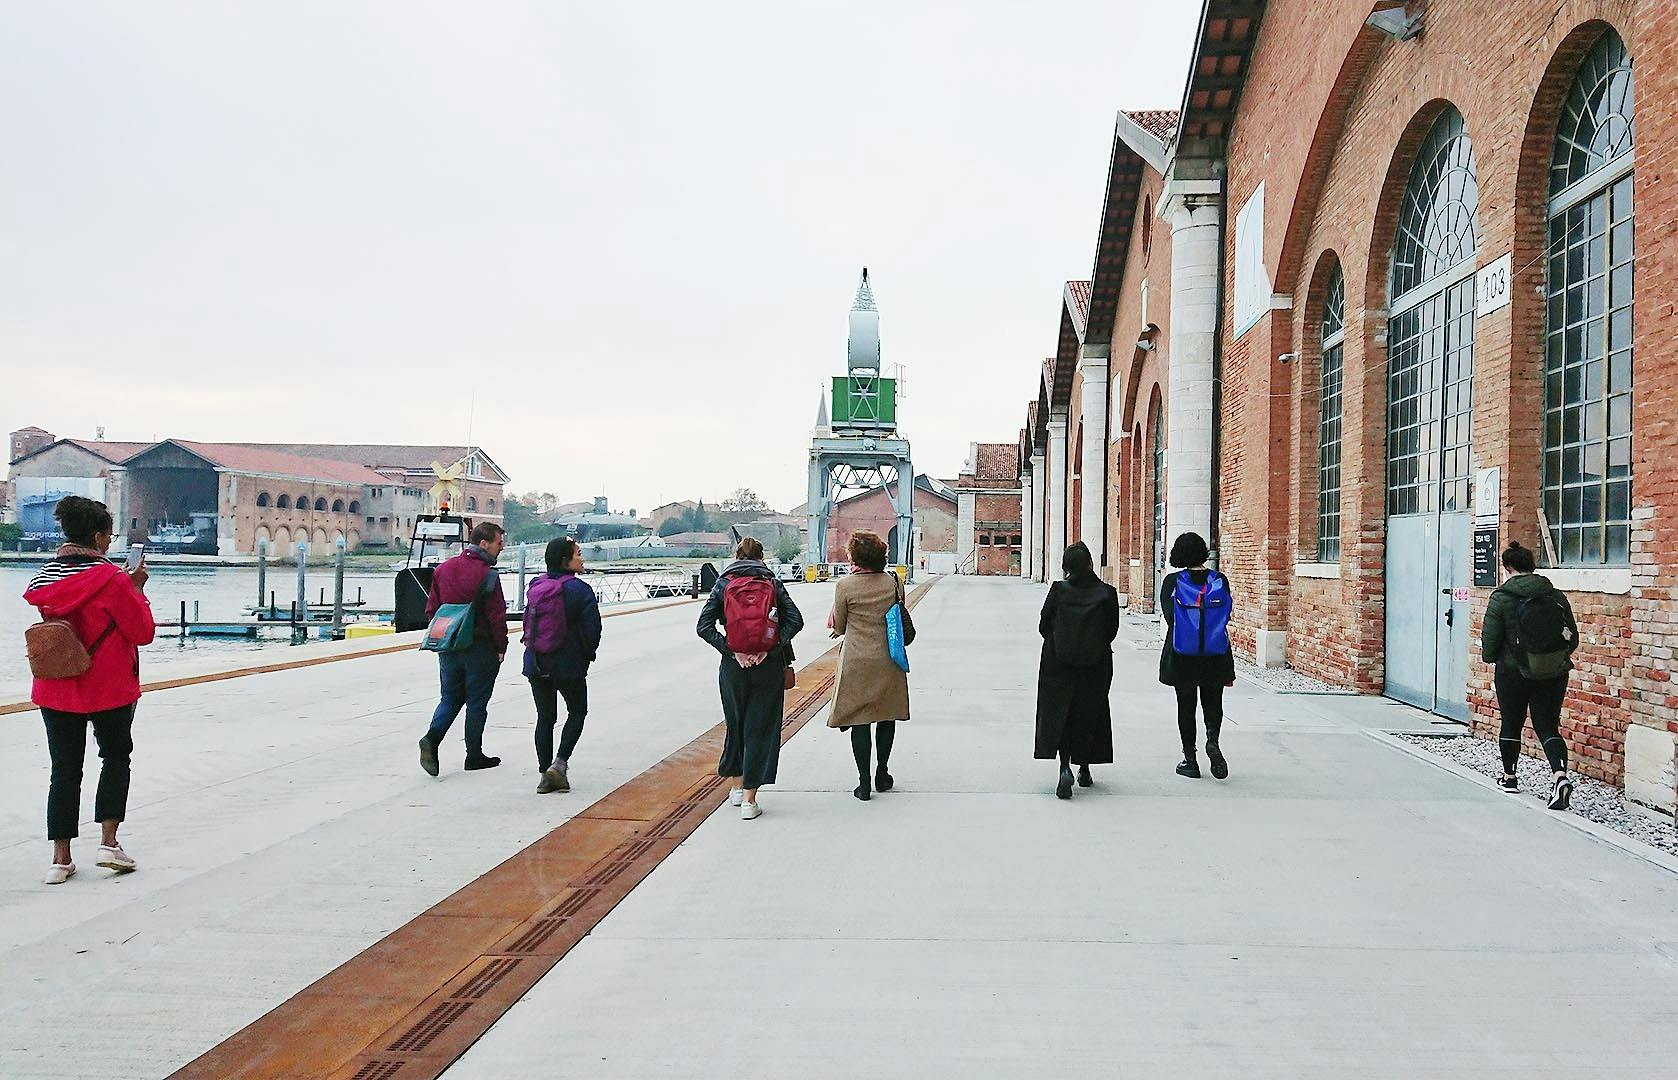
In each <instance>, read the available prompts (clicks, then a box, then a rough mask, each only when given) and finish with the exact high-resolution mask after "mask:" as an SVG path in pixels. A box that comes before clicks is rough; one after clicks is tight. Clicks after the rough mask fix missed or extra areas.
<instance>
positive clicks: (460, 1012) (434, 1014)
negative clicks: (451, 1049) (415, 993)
mask: <svg viewBox="0 0 1678 1080" xmlns="http://www.w3.org/2000/svg"><path fill="white" fill-rule="evenodd" d="M471 1007H472V1003H471V1002H470V1001H445V1002H443V1003H441V1004H440V1005H438V1006H437V1007H435V1008H434V1009H432V1010H431V1011H430V1012H428V1013H426V1014H425V1016H423V1017H422V1018H421V1019H420V1021H419V1023H417V1024H415V1025H414V1026H413V1027H411V1028H409V1029H408V1030H407V1031H406V1032H404V1033H403V1034H402V1035H401V1036H400V1037H399V1038H398V1039H397V1040H396V1041H395V1042H393V1043H391V1044H390V1045H389V1046H387V1047H385V1049H386V1050H400V1051H402V1052H404V1053H418V1052H419V1051H421V1050H424V1049H425V1048H426V1047H428V1046H430V1045H431V1043H432V1041H433V1040H435V1039H436V1038H437V1036H439V1035H441V1034H442V1033H443V1032H444V1031H446V1030H448V1027H449V1025H450V1024H453V1023H454V1022H455V1021H456V1020H459V1019H460V1018H461V1017H462V1016H465V1015H466V1010H467V1009H470V1008H471Z"/></svg>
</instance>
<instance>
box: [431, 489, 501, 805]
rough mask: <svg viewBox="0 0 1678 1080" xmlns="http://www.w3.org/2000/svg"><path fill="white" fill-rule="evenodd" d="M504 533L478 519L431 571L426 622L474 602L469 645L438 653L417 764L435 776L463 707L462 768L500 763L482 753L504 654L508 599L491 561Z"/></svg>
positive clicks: (497, 759) (498, 527)
mask: <svg viewBox="0 0 1678 1080" xmlns="http://www.w3.org/2000/svg"><path fill="white" fill-rule="evenodd" d="M506 532H507V531H506V530H505V529H503V528H502V527H501V526H499V525H496V524H494V523H493V522H488V521H485V522H480V523H479V524H478V525H477V527H475V528H474V529H473V530H472V535H471V536H470V537H469V538H468V540H467V544H466V550H465V551H462V552H461V553H460V554H459V555H456V556H455V557H454V558H452V559H449V560H447V561H445V562H443V563H442V564H441V565H439V566H438V567H437V569H436V570H435V571H434V572H433V573H432V577H431V593H430V596H429V597H428V599H427V600H426V604H425V618H426V621H427V622H429V621H430V620H431V617H432V616H433V615H435V614H437V609H438V608H440V607H442V606H443V605H444V604H474V605H476V606H477V611H476V612H474V614H473V619H472V645H471V647H469V648H465V649H461V650H458V651H456V652H444V653H438V654H437V668H438V672H439V674H440V675H441V677H442V686H443V694H442V699H441V700H440V701H438V702H437V711H436V712H434V713H432V714H431V729H430V730H429V731H427V732H426V733H425V737H424V738H423V739H421V740H420V743H419V751H420V768H422V769H424V770H425V771H426V772H428V773H430V774H431V775H432V776H436V775H437V747H438V745H439V744H440V743H441V742H442V741H443V736H444V735H447V734H448V733H449V727H450V725H452V724H453V723H454V718H455V717H456V716H459V715H460V710H461V708H462V707H463V706H464V707H465V709H466V769H467V771H469V772H470V771H471V770H474V769H493V768H495V767H496V766H497V765H499V764H501V759H500V758H498V757H490V756H488V755H487V754H485V753H484V722H485V721H487V720H488V719H489V697H490V695H491V694H493V693H494V692H495V675H496V672H497V671H499V670H500V668H501V661H502V659H504V658H505V657H506V655H507V598H506V596H505V595H503V594H502V592H501V576H500V575H499V574H497V573H496V572H495V560H496V559H498V558H500V556H501V549H502V548H503V547H505V546H506V543H507V537H506Z"/></svg>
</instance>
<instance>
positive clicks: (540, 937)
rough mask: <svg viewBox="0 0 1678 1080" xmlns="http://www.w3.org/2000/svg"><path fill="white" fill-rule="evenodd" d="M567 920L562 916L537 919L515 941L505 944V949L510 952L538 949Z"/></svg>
mask: <svg viewBox="0 0 1678 1080" xmlns="http://www.w3.org/2000/svg"><path fill="white" fill-rule="evenodd" d="M569 921H570V920H569V919H563V918H561V919H537V920H536V921H535V922H534V923H532V924H531V927H530V929H529V930H526V931H525V932H524V933H522V934H520V935H519V938H518V940H517V941H515V942H513V943H512V944H511V945H509V946H507V951H508V952H510V953H528V952H535V951H536V950H537V949H540V948H541V947H542V946H543V945H545V944H547V942H548V939H549V938H551V937H553V936H554V935H555V934H556V933H558V932H559V928H560V927H562V926H564V925H565V924H566V923H567V922H569Z"/></svg>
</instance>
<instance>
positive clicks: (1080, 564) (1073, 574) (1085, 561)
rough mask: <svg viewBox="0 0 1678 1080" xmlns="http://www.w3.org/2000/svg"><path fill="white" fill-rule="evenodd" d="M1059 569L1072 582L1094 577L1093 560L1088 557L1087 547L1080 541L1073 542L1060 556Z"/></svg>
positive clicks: (1090, 556)
mask: <svg viewBox="0 0 1678 1080" xmlns="http://www.w3.org/2000/svg"><path fill="white" fill-rule="evenodd" d="M1060 569H1061V572H1062V573H1064V574H1065V575H1066V576H1067V577H1068V578H1070V579H1072V580H1074V581H1087V580H1089V579H1090V578H1092V577H1094V576H1095V558H1094V557H1093V556H1092V555H1090V549H1089V545H1088V544H1086V543H1084V542H1083V541H1082V540H1078V541H1076V542H1074V543H1073V544H1072V545H1071V546H1070V547H1068V548H1067V549H1066V554H1065V555H1062V556H1061V558H1060Z"/></svg>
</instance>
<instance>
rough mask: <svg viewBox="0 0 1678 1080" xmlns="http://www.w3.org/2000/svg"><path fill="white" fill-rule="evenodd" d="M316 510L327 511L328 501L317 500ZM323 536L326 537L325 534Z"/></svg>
mask: <svg viewBox="0 0 1678 1080" xmlns="http://www.w3.org/2000/svg"><path fill="white" fill-rule="evenodd" d="M315 509H316V510H325V509H326V500H325V499H316V500H315ZM322 535H324V534H322Z"/></svg>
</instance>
